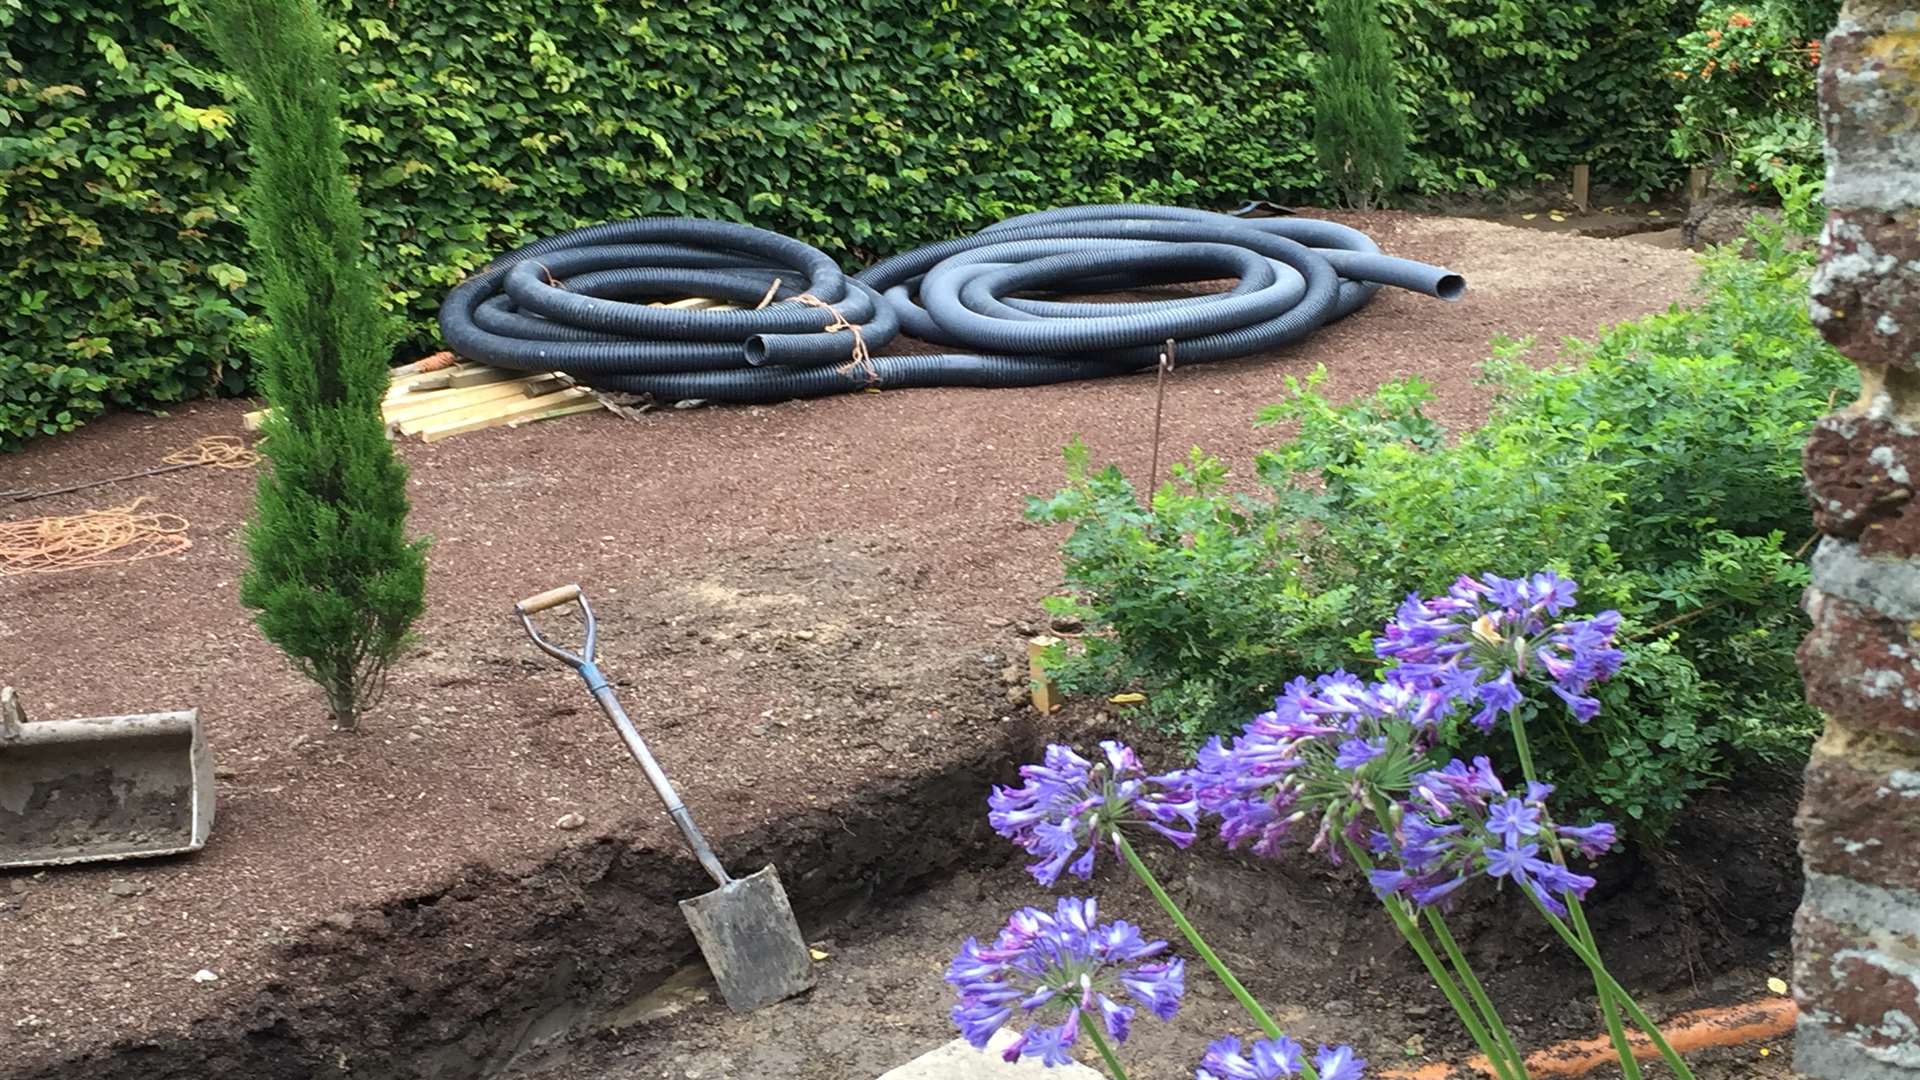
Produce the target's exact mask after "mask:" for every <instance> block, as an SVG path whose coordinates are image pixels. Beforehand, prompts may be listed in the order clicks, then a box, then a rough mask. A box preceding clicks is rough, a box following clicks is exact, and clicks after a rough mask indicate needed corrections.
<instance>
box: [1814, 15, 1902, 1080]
mask: <svg viewBox="0 0 1920 1080" xmlns="http://www.w3.org/2000/svg"><path fill="white" fill-rule="evenodd" d="M1823 56H1824V61H1823V64H1822V67H1821V72H1820V98H1821V113H1822V117H1823V120H1824V122H1825V124H1826V129H1827V163H1828V167H1827V190H1826V197H1827V205H1828V208H1829V216H1828V220H1827V229H1826V234H1825V236H1824V237H1823V238H1822V247H1821V264H1820V269H1819V272H1818V273H1817V274H1816V276H1815V278H1814V282H1813V303H1812V311H1813V317H1814V321H1815V323H1816V324H1818V325H1819V327H1820V330H1821V332H1822V333H1824V334H1825V335H1826V337H1827V339H1828V340H1830V341H1831V342H1833V344H1834V345H1835V347H1837V348H1839V349H1840V350H1841V351H1842V352H1844V353H1845V354H1846V355H1847V356H1849V357H1851V358H1852V359H1853V360H1854V361H1855V362H1857V363H1858V364H1859V365H1860V374H1861V384H1862V393H1861V396H1860V399H1859V400H1858V401H1857V402H1854V403H1853V404H1852V405H1849V406H1848V407H1847V408H1845V409H1843V410H1841V411H1840V412H1837V413H1835V414H1833V415H1831V416H1828V417H1826V418H1825V419H1823V420H1822V421H1821V422H1820V424H1819V427H1818V429H1817V430H1816V431H1815V433H1814V435H1813V438H1812V439H1811V440H1810V441H1809V443H1808V445H1807V454H1806V470H1807V482H1808V488H1809V492H1810V495H1811V497H1812V500H1813V504H1814V518H1815V521H1816V523H1817V524H1818V525H1819V527H1820V528H1821V529H1822V530H1823V531H1824V532H1825V533H1826V534H1827V535H1826V536H1825V538H1823V539H1822V540H1821V542H1820V547H1819V549H1818V550H1817V551H1816V553H1815V555H1814V560H1813V587H1812V588H1811V589H1810V590H1808V593H1807V611H1808V614H1809V615H1810V616H1811V617H1812V619H1813V630H1812V633H1810V634H1809V635H1808V637H1807V640H1806V643H1805V644H1804V645H1802V646H1801V650H1800V667H1801V672H1802V673H1803V675H1804V676H1805V678H1806V683H1807V695H1808V697H1809V699H1810V700H1811V701H1812V702H1813V703H1814V704H1815V705H1817V706H1819V708H1820V709H1821V710H1822V711H1824V712H1825V713H1826V716H1827V730H1826V734H1825V735H1824V737H1822V739H1821V740H1820V743H1819V744H1818V746H1816V748H1815V750H1814V755H1813V760H1812V762H1811V763H1810V764H1809V766H1808V768H1807V785H1806V796H1805V801H1804V802H1803V803H1802V805H1801V811H1800V837H1801V854H1802V857H1803V858H1804V859H1805V862H1806V870H1807V891H1806V897H1805V899H1804V900H1803V901H1802V904H1801V908H1800V913H1799V917H1798V920H1797V922H1796V926H1795V942H1794V954H1795V967H1794V994H1795V997H1796V998H1797V999H1798V1001H1799V1003H1800V1008H1801V1020H1800V1028H1799V1034H1798V1037H1797V1040H1796V1047H1797V1048H1796V1056H1795V1061H1794V1064H1795V1067H1796V1069H1797V1070H1798V1071H1800V1072H1802V1073H1804V1074H1806V1075H1807V1076H1809V1077H1816V1078H1819V1080H1893V1078H1898V1080H1914V1078H1916V1077H1920V503H1916V502H1915V500H1914V491H1915V487H1914V484H1915V481H1916V479H1920V4H1916V3H1914V2H1913V0H1849V2H1848V3H1847V5H1846V7H1845V9H1844V10H1843V11H1842V13H1841V16H1840V23H1839V25H1838V26H1837V27H1836V28H1835V29H1834V31H1833V33H1832V34H1831V35H1829V36H1828V38H1827V42H1826V48H1825V49H1824V50H1823Z"/></svg>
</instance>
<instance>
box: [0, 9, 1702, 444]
mask: <svg viewBox="0 0 1920 1080" xmlns="http://www.w3.org/2000/svg"><path fill="white" fill-rule="evenodd" d="M323 3H324V4H325V7H326V10H327V11H328V12H329V13H330V14H331V15H332V16H333V17H334V18H335V19H336V20H337V21H338V23H339V25H340V28H341V30H342V33H343V40H342V43H341V54H342V55H341V59H342V62H343V64H344V65H345V67H346V80H345V81H346V85H347V88H348V92H349V101H348V103H347V109H348V130H347V153H348V155H349V159H350V165H351V167H352V170H353V172H354V173H355V174H356V175H357V176H358V177H359V180H360V184H361V186H362V191H361V195H362V198H363V201H364V202H365V203H366V205H367V207H368V211H369V215H370V224H371V226H372V231H373V236H374V248H375V251H374V255H375V258H376V261H377V264H378V266H379V267H380V269H381V270H382V272H383V273H384V275H385V278H386V281H387V282H388V293H387V300H388V302H389V303H390V304H391V305H392V306H393V307H395V308H396V309H398V310H401V311H403V312H404V313H405V314H406V315H407V316H408V317H409V318H410V319H411V320H412V323H413V325H414V326H415V327H416V334H417V337H418V340H416V341H415V342H412V343H410V347H422V348H423V347H425V345H426V344H427V335H428V333H429V331H428V319H429V318H430V316H431V313H432V309H433V306H434V304H435V302H436V301H437V300H438V298H439V296H440V295H441V293H442V292H443V291H444V290H445V288H446V287H447V286H448V285H449V284H451V283H452V282H454V281H456V280H457V279H458V278H459V277H460V276H461V275H463V274H464V273H466V272H467V271H469V270H470V269H472V268H473V267H475V266H477V265H479V264H480V263H482V262H483V261H484V260H485V259H486V258H487V256H488V254H489V253H491V252H496V251H498V250H499V249H501V248H503V247H506V246H508V245H511V244H513V243H516V242H518V241H521V240H524V239H526V238H528V237H529V236H531V235H535V234H540V233H546V232H551V231H554V230H558V229H563V228H567V227H570V226H573V225H576V224H580V223H585V222H591V221H598V220H604V219H608V218H616V217H624V216H632V215H637V214H659V213H673V214H694V215H712V216H720V217H728V218H737V219H746V220H751V221H753V222H755V223H757V224H761V225H764V226H767V227H769V228H774V229H779V230H782V231H786V232H789V233H792V234H795V235H798V236H801V237H803V238H805V239H808V240H811V241H813V242H815V243H818V244H821V245H823V246H825V247H827V248H828V249H830V250H835V251H839V252H841V253H844V254H846V255H847V256H848V257H849V258H850V259H858V258H863V257H866V256H868V255H871V254H875V253H880V252H886V251H892V250H896V249H898V248H900V247H902V246H905V245H908V244H912V243H916V242H920V241H925V240H929V239H933V238H937V237H943V236H948V235H952V234H955V233H959V232H962V231H966V230H970V229H973V228H977V227H978V226H981V225H983V224H986V223H988V222H990V221H992V220H994V219H996V218H999V217H1002V216H1004V215H1007V214H1010V213H1014V212H1019V211H1025V210H1029V209H1033V208H1036V207H1040V206H1046V205H1058V204H1062V203H1072V202H1083V201H1104V200H1149V201H1164V202H1177V203H1185V204H1190V205H1207V204H1218V203H1225V202H1229V201H1232V200H1237V199H1240V198H1243V197H1247V196H1266V197H1272V198H1279V199H1311V198H1313V197H1314V196H1315V193H1316V192H1317V190H1318V188H1319V185H1320V177H1319V175H1318V173H1317V172H1316V170H1315V167H1314V165H1313V161H1312V154H1311V150H1310V146H1309V142H1308V130H1307V129H1308V125H1309V122H1310V115H1311V108H1310V100H1309V95H1310V93H1311V84H1310V81H1309V71H1310V69H1311V66H1312V63H1313V54H1314V50H1315V43H1314V42H1313V40H1312V39H1311V36H1310V35H1311V33H1312V29H1311V21H1312V20H1311V6H1310V5H1299V4H1293V3H1287V2H1285V0H1242V2H1238V3H1222V2H1218V0H1103V2H1101V3H1098V4H1086V3H1080V2H1077V0H979V2H971V0H969V2H962V0H935V2H933V3H924V2H920V0H787V2H784V3H778V4H766V3H760V2H757V0H756V2H749V0H691V2H686V0H626V2H623V3H620V4H607V3H599V2H592V0H511V2H508V0H378V2H373V0H323ZM1382 7H1383V10H1384V12H1385V15H1386V17H1387V18H1388V19H1389V20H1390V22H1391V24H1392V25H1393V26H1394V27H1395V28H1396V30H1397V48H1398V51H1399V54H1400V55H1399V62H1400V66H1401V72H1402V79H1401V92H1402V94H1403V96H1404V98H1405V101H1406V103H1407V105H1408V107H1409V110H1410V113H1411V120H1412V126H1413V132H1414V140H1415V141H1414V152H1415V158H1414V160H1413V162H1412V163H1411V164H1412V177H1413V180H1414V183H1415V185H1416V186H1417V187H1418V188H1419V189H1420V190H1423V191H1429V192H1432V191H1444V190H1452V189H1458V188H1462V187H1471V186H1476V185H1497V184H1502V183H1508V182H1513V181H1524V180H1528V179H1530V178H1531V177H1532V176H1534V175H1536V174H1537V173H1540V172H1543V171H1547V170H1556V169H1558V168H1560V167H1562V166H1564V165H1565V164H1567V163H1568V162H1570V161H1573V160H1576V159H1579V160H1586V159H1591V160H1593V161H1594V162H1595V163H1596V170H1597V176H1598V177H1599V178H1600V179H1603V180H1606V181H1611V182H1617V183H1622V184H1626V185H1630V186H1639V187H1645V186H1648V185H1650V184H1653V183H1655V182H1658V181H1661V180H1663V179H1665V173H1666V172H1667V171H1668V168H1669V166H1668V163H1667V161H1666V160H1665V159H1664V158H1663V156H1662V152H1661V147H1662V143H1663V139H1664V129H1665V121H1666V117H1667V115H1668V112H1669V111H1670V109H1671V96H1670V95H1671V93H1672V90H1671V87H1670V86H1668V85H1667V83H1668V82H1669V81H1670V80H1663V79H1662V78H1661V77H1660V75H1659V64H1658V57H1659V55H1660V53H1661V52H1662V50H1664V49H1665V47H1666V46H1667V43H1668V42H1669V41H1670V40H1671V39H1672V37H1673V34H1674V31H1675V30H1676V29H1678V28H1684V27H1685V26H1686V25H1689V23H1690V18H1691V9H1690V7H1689V5H1688V3H1687V2H1686V0H1610V2H1608V3H1604V4H1603V3H1601V2H1599V0H1569V2H1567V3H1560V4H1552V5H1545V4H1537V3H1533V2H1531V0H1384V2H1383V4H1382ZM1682 9H1687V10H1682ZM190 25H191V17H190V15H189V13H188V11H187V8H186V6H185V4H184V3H183V0H45V2H40V3H27V2H26V0H0V214H3V215H4V219H5V221H6V223H7V228H6V229H4V230H0V447H3V446H6V445H9V444H12V443H17V442H18V441H20V440H23V439H25V438H27V437H30V436H33V435H36V434H41V433H51V432H55V431H60V430H64V429H67V428H70V427H73V426H75V425H77V424H79V423H81V422H83V421H84V420H85V419H86V418H88V417H89V416H92V415H94V414H96V413H98V412H100V411H102V410H103V409H106V408H108V407H111V406H120V405H125V406H142V405H152V404H156V403H164V402H168V401H177V400H181V399H184V398H187V397H191V396H194V395H198V394H202V393H206V392H209V391H214V390H228V391H237V390H239V389H242V388H243V387H244V386H245V383H246V375H245V370H244V361H243V359H242V352H241V351H240V349H239V348H238V347H237V339H238V338H239V337H240V336H241V335H244V333H245V332H246V329H247V322H246V320H247V318H248V314H249V312H250V311H251V310H252V304H251V300H252V292H251V288H252V287H251V286H250V284H249V283H248V281H247V277H246V273H245V271H244V269H243V268H244V267H246V266H247V265H248V264H249V260H248V257H247V253H246V250H245V247H244V241H243V238H242V234H241V230H240V229H239V227H238V209H237V207H236V205H235V192H236V189H237V186H238V184H239V177H240V170H239V168H238V167H237V157H238V155H237V153H236V150H235V146H234V141H233V138H232V130H231V129H232V122H233V119H232V113H231V109H230V105H229V98H228V95H227V93H226V91H225V90H224V88H223V83H222V81H221V80H219V79H218V78H217V77H215V76H214V75H212V74H211V73H210V72H209V70H208V66H207V60H206V56H205V53H204V52H203V50H202V48H201V47H200V45H199V44H198V42H197V41H196V40H195V38H194V37H193V35H192V34H191V32H190V31H189V29H188V27H189V26H190Z"/></svg>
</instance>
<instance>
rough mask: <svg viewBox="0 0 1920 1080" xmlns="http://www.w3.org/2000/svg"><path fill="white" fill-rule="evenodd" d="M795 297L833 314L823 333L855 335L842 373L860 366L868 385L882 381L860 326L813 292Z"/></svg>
mask: <svg viewBox="0 0 1920 1080" xmlns="http://www.w3.org/2000/svg"><path fill="white" fill-rule="evenodd" d="M776 284H777V283H776ZM794 299H795V300H797V301H799V302H800V303H802V304H805V305H807V306H808V307H817V308H820V309H821V310H823V311H826V312H827V313H828V314H830V315H832V316H833V321H832V322H830V323H828V324H827V325H825V326H823V327H821V328H820V332H821V333H824V334H832V333H837V332H839V331H841V330H845V331H847V332H848V333H850V334H852V335H853V350H852V359H850V360H848V361H847V362H846V363H845V364H842V365H841V366H840V372H841V374H843V375H844V374H848V373H851V372H852V371H853V370H854V369H855V368H858V369H860V370H861V371H862V372H864V373H865V374H866V376H867V385H869V386H871V385H873V384H875V383H877V382H879V381H880V369H879V368H878V367H876V366H875V365H874V362H873V354H871V353H869V352H868V351H867V339H866V338H865V337H863V336H861V333H860V328H859V327H858V326H855V325H854V324H852V323H850V322H848V321H847V317H846V316H845V315H842V314H840V309H839V308H836V307H834V306H833V305H832V304H829V303H827V302H826V301H825V300H822V299H820V298H819V297H817V296H815V295H813V294H812V293H801V294H800V295H798V296H796V297H794Z"/></svg>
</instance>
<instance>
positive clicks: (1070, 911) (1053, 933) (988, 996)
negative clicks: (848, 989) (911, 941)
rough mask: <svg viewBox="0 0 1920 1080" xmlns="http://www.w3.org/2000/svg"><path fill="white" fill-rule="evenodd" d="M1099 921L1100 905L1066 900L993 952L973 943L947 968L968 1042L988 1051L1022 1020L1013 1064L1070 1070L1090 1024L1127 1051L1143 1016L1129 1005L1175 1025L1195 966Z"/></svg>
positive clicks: (1013, 924)
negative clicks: (998, 1035)
mask: <svg viewBox="0 0 1920 1080" xmlns="http://www.w3.org/2000/svg"><path fill="white" fill-rule="evenodd" d="M1097 913H1098V908H1097V906H1096V904H1095V902H1094V901H1093V900H1091V899H1079V898H1075V897H1063V898H1062V899H1061V900H1060V902H1059V903H1058V905H1056V907H1055V909H1054V910H1053V911H1052V912H1051V913H1049V912H1045V911H1042V910H1040V909H1038V908H1022V909H1020V910H1019V911H1016V912H1014V913H1013V915H1012V916H1010V917H1009V918H1008V919H1007V925H1006V926H1005V927H1003V928H1002V929H1001V931H1000V934H999V936H998V937H997V938H996V939H995V940H994V941H993V943H992V944H991V945H981V944H980V943H979V941H978V940H976V939H973V938H968V939H967V941H966V943H965V944H963V945H961V946H960V952H959V954H958V955H956V956H955V957H954V958H953V962H952V963H951V964H949V965H948V966H947V982H948V983H949V984H950V985H952V987H953V989H954V992H955V993H957V994H958V995H959V996H960V1002H959V1004H957V1005H955V1006H954V1007H953V1022H954V1024H955V1025H957V1026H958V1027H959V1028H960V1034H961V1035H962V1036H964V1037H965V1038H966V1040H967V1042H968V1043H970V1044H972V1045H973V1046H974V1047H975V1048H976V1049H980V1050H985V1049H986V1048H987V1043H988V1042H989V1041H990V1040H991V1039H992V1038H993V1035H994V1033H995V1032H996V1031H999V1030H1000V1029H1001V1028H1002V1027H1005V1026H1006V1025H1007V1024H1009V1023H1010V1022H1012V1021H1013V1020H1014V1018H1015V1015H1016V1014H1018V1015H1019V1016H1020V1017H1021V1018H1022V1020H1023V1021H1024V1023H1025V1028H1024V1030H1023V1031H1022V1032H1021V1034H1020V1036H1019V1037H1018V1038H1017V1039H1015V1040H1014V1041H1013V1042H1011V1043H1009V1044H1008V1045H1007V1048H1006V1049H1005V1050H1004V1051H1003V1052H1002V1053H1003V1056H1004V1057H1005V1058H1006V1060H1008V1061H1015V1060H1018V1059H1019V1058H1021V1057H1032V1058H1039V1059H1040V1062H1041V1064H1043V1065H1065V1064H1067V1063H1068V1062H1069V1061H1071V1060H1072V1057H1071V1056H1070V1054H1069V1050H1070V1048H1071V1047H1072V1046H1073V1042H1074V1040H1075V1039H1076V1038H1077V1037H1078V1036H1079V1032H1080V1020H1081V1017H1082V1016H1083V1015H1085V1016H1086V1017H1088V1018H1089V1019H1091V1020H1093V1021H1094V1022H1096V1023H1098V1024H1099V1025H1100V1026H1101V1028H1102V1029H1103V1030H1104V1031H1105V1032H1106V1034H1107V1036H1108V1037H1109V1038H1111V1039H1112V1040H1113V1041H1114V1042H1116V1043H1123V1042H1126V1041H1127V1034H1128V1032H1129V1030H1130V1029H1131V1026H1132V1022H1133V1017H1134V1014H1135V1012H1136V1011H1137V1010H1136V1009H1135V1006H1134V1005H1128V1004H1124V1003H1123V1002H1122V1000H1121V999H1122V998H1127V999H1131V1000H1132V1001H1133V1002H1134V1003H1135V1004H1137V1005H1138V1006H1141V1007H1144V1008H1145V1009H1146V1010H1147V1011H1148V1012H1149V1013H1151V1014H1152V1015H1154V1016H1157V1017H1159V1018H1160V1019H1162V1020H1170V1019H1172V1018H1173V1015H1174V1013H1175V1012H1177V1011H1178V1010H1179V1008H1180V999H1181V997H1182V995H1184V994H1185V992H1186V962H1185V961H1183V960H1180V959H1179V958H1177V957H1169V956H1167V943H1166V942H1164V941H1148V940H1146V939H1145V938H1144V937H1143V936H1142V935H1141V933H1140V928H1139V927H1137V926H1134V925H1133V924H1132V923H1129V922H1125V921H1120V920H1116V921H1114V922H1110V923H1101V922H1096V921H1095V917H1096V915H1097Z"/></svg>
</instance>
